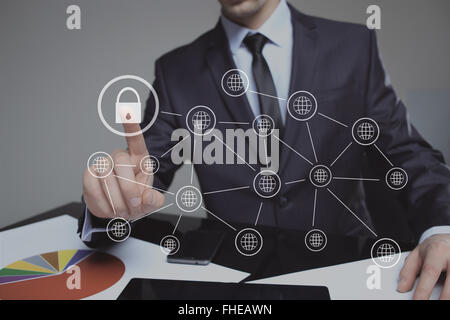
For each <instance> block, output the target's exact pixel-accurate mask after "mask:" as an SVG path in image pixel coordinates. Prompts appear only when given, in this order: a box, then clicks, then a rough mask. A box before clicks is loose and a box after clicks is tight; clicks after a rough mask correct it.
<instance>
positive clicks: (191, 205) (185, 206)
mask: <svg viewBox="0 0 450 320" xmlns="http://www.w3.org/2000/svg"><path fill="white" fill-rule="evenodd" d="M175 202H176V203H177V206H178V208H180V210H182V211H184V212H193V211H195V210H197V209H198V208H200V206H201V205H202V194H201V193H200V190H198V189H197V188H196V187H194V186H184V187H182V188H181V189H180V190H178V191H177V194H176V196H175Z"/></svg>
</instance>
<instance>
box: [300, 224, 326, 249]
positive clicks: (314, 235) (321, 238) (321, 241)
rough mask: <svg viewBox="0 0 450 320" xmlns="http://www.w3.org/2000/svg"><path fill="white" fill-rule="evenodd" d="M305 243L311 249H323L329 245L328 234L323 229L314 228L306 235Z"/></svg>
mask: <svg viewBox="0 0 450 320" xmlns="http://www.w3.org/2000/svg"><path fill="white" fill-rule="evenodd" d="M305 245H306V247H307V248H308V249H309V250H311V251H314V252H319V251H322V250H323V249H324V248H325V247H326V245H327V235H326V234H325V232H323V231H322V230H319V229H312V230H310V231H309V232H308V233H307V234H306V236H305Z"/></svg>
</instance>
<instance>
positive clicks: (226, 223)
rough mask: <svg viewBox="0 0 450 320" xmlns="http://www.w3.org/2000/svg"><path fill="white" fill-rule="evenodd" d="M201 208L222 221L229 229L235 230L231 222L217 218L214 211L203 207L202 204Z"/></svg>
mask: <svg viewBox="0 0 450 320" xmlns="http://www.w3.org/2000/svg"><path fill="white" fill-rule="evenodd" d="M202 209H203V210H205V211H206V212H208V213H209V214H210V215H212V216H213V217H214V218H216V219H217V220H219V221H220V222H222V223H224V224H225V225H227V226H228V227H230V228H231V229H233V230H234V231H236V228H235V227H233V226H232V225H231V224H229V223H228V222H226V221H224V220H223V219H221V218H219V217H218V216H216V215H215V214H214V213H212V212H211V211H209V210H208V209H206V208H205V207H203V206H202Z"/></svg>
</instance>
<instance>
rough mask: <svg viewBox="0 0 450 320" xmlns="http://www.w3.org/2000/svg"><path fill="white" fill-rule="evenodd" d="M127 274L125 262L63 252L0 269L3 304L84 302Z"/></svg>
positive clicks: (94, 253)
mask: <svg viewBox="0 0 450 320" xmlns="http://www.w3.org/2000/svg"><path fill="white" fill-rule="evenodd" d="M124 272H125V265H124V264H123V262H122V261H121V260H120V259H118V258H117V257H114V256H112V255H110V254H108V253H104V252H99V251H94V250H60V251H54V252H48V253H43V254H40V255H35V256H32V257H29V258H26V259H23V260H20V261H16V262H14V263H12V264H10V265H8V266H6V267H4V268H3V269H0V300H2V299H4V300H73V299H83V298H86V297H89V296H91V295H93V294H96V293H99V292H101V291H103V290H106V289H108V288H109V287H111V286H112V285H114V284H115V283H116V282H117V281H119V280H120V278H121V277H122V275H123V274H124Z"/></svg>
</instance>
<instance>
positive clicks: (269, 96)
mask: <svg viewBox="0 0 450 320" xmlns="http://www.w3.org/2000/svg"><path fill="white" fill-rule="evenodd" d="M248 92H251V93H255V94H259V95H261V96H264V97H268V98H273V99H278V100H282V101H286V100H287V99H285V98H280V97H277V96H272V95H270V94H265V93H261V92H257V91H253V90H248Z"/></svg>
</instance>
